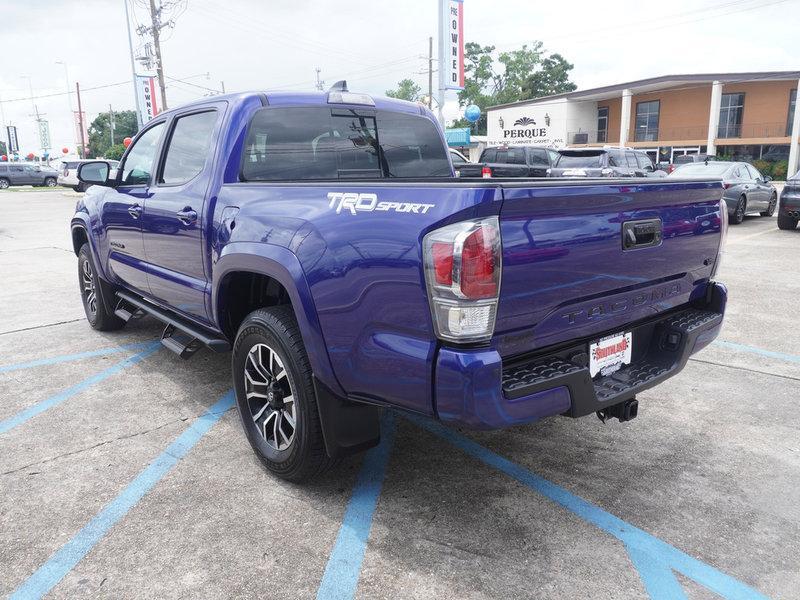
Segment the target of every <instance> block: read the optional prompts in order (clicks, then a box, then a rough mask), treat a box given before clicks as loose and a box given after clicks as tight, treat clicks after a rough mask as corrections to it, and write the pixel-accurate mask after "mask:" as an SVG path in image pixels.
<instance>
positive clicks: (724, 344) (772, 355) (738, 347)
mask: <svg viewBox="0 0 800 600" xmlns="http://www.w3.org/2000/svg"><path fill="white" fill-rule="evenodd" d="M714 345H715V346H722V347H723V348H730V349H731V350H738V351H740V352H750V353H751V354H760V355H761V356H767V357H769V358H777V359H778V360H785V361H787V362H794V363H800V356H796V355H794V354H785V353H783V352H774V351H772V350H764V349H762V348H756V347H755V346H747V345H745V344H737V343H736V342H726V341H724V340H715V341H714Z"/></svg>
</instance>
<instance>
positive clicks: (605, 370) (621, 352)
mask: <svg viewBox="0 0 800 600" xmlns="http://www.w3.org/2000/svg"><path fill="white" fill-rule="evenodd" d="M632 348H633V337H632V335H631V332H630V331H629V332H627V333H616V334H614V335H609V336H606V337H604V338H602V339H600V340H598V341H596V342H594V343H592V344H589V374H590V375H591V376H592V377H594V376H595V375H597V374H598V373H600V374H601V375H602V376H604V377H605V376H606V375H611V374H612V373H613V372H614V371H618V370H619V369H620V368H621V367H622V365H628V364H630V362H631V350H632Z"/></svg>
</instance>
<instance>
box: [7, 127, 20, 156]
mask: <svg viewBox="0 0 800 600" xmlns="http://www.w3.org/2000/svg"><path fill="white" fill-rule="evenodd" d="M6 131H7V132H8V153H9V154H14V153H16V152H19V140H18V139H17V128H16V127H15V126H14V125H9V126H8V127H6Z"/></svg>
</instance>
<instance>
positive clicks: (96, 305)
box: [78, 243, 125, 331]
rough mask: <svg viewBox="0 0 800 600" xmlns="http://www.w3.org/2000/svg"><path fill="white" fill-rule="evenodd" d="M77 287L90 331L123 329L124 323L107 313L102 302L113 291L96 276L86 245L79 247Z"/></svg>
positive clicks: (111, 313) (90, 254)
mask: <svg viewBox="0 0 800 600" xmlns="http://www.w3.org/2000/svg"><path fill="white" fill-rule="evenodd" d="M78 286H79V289H80V291H81V300H82V301H83V311H84V312H85V313H86V320H87V321H89V325H91V326H92V329H97V330H98V331H114V330H115V329H122V328H123V327H125V321H123V320H122V319H120V318H119V317H118V316H117V315H115V314H114V313H113V312H111V311H109V310H108V309H107V308H106V305H105V302H103V299H104V298H107V297H109V295H111V294H113V290H112V288H111V286H110V285H108V284H107V283H106V282H105V281H103V280H102V279H100V277H99V276H98V275H97V269H95V264H94V261H93V260H92V253H91V250H90V249H89V244H88V243H86V244H84V245H83V246H81V249H80V252H78Z"/></svg>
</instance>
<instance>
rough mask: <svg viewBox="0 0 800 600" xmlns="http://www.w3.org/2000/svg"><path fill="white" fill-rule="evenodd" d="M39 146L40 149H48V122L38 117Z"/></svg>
mask: <svg viewBox="0 0 800 600" xmlns="http://www.w3.org/2000/svg"><path fill="white" fill-rule="evenodd" d="M39 146H40V147H41V148H42V150H49V149H50V123H48V122H47V121H46V120H44V119H39Z"/></svg>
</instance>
